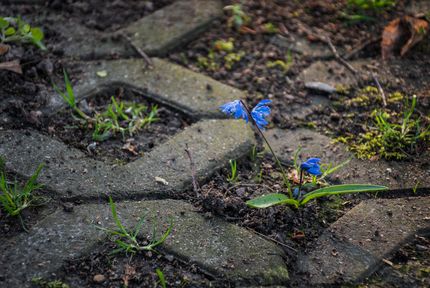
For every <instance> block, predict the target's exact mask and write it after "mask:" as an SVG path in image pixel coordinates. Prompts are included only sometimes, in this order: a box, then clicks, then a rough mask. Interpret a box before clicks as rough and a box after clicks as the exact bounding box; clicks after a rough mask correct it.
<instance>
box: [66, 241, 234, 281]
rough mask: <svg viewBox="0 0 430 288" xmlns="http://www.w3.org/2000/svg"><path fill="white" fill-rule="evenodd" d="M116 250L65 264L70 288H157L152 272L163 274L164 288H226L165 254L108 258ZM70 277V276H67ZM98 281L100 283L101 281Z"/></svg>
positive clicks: (111, 246) (103, 250) (108, 247)
mask: <svg viewBox="0 0 430 288" xmlns="http://www.w3.org/2000/svg"><path fill="white" fill-rule="evenodd" d="M115 248H116V247H115V245H114V244H111V243H106V244H103V246H102V247H101V248H100V249H99V250H97V251H93V252H92V253H91V254H90V255H89V256H87V257H85V258H78V259H74V260H71V261H69V262H68V263H67V264H66V266H65V267H64V268H63V270H64V271H63V272H64V273H65V280H66V282H67V283H68V284H70V285H71V287H130V288H132V287H161V286H160V285H159V284H158V286H157V283H159V277H158V275H157V274H156V269H160V270H161V271H162V272H163V275H164V278H165V280H166V282H167V283H168V287H190V288H191V287H196V288H197V287H229V285H228V283H224V284H223V285H222V286H220V285H221V284H217V283H219V282H215V283H214V282H213V280H214V279H213V278H212V277H211V276H210V275H207V274H205V272H204V271H201V270H200V269H199V268H197V267H196V266H194V265H192V264H188V263H183V262H181V261H179V260H178V259H177V258H175V257H173V256H172V255H168V254H166V255H165V254H158V253H155V252H140V253H137V254H136V255H133V256H131V255H129V256H127V255H125V254H116V255H109V254H110V253H111V252H112V250H114V249H115ZM71 275H73V276H71ZM100 279H103V281H101V280H100Z"/></svg>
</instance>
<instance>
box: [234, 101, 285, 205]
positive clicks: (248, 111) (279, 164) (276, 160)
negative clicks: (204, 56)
mask: <svg viewBox="0 0 430 288" xmlns="http://www.w3.org/2000/svg"><path fill="white" fill-rule="evenodd" d="M240 102H241V103H242V105H243V107H245V110H246V113H248V117H249V118H250V119H251V121H252V123H254V126H255V128H257V130H258V132H259V133H260V136H261V138H263V140H264V142H266V144H267V147H269V149H270V153H272V155H273V158H275V162H276V165H278V167H279V169H280V170H281V173H282V177H283V178H284V182H285V183H284V184H287V186H288V189H287V190H288V196H290V198H291V199H293V192H291V189H290V187H289V183H290V182H289V181H288V177H287V173H285V170H284V167H282V164H281V161H279V159H278V157H277V156H276V154H275V152H274V151H273V149H272V146H270V144H269V141H267V139H266V137H265V136H264V134H263V132H262V131H261V129H260V128H258V125H257V122H255V120H254V118H253V117H252V115H251V111H250V110H249V108H248V106H246V104H245V102H244V101H243V100H240Z"/></svg>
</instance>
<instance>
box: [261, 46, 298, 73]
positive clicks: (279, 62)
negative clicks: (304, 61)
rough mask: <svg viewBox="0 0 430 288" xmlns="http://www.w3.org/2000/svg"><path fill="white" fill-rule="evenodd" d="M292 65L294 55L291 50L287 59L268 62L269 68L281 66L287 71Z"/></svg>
mask: <svg viewBox="0 0 430 288" xmlns="http://www.w3.org/2000/svg"><path fill="white" fill-rule="evenodd" d="M292 65H293V55H292V54H291V50H288V52H287V55H286V59H285V61H284V60H280V59H278V60H275V61H268V62H267V63H266V66H267V68H281V69H282V70H283V71H284V72H287V71H288V70H289V69H290V67H291V66H292Z"/></svg>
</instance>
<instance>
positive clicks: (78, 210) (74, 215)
mask: <svg viewBox="0 0 430 288" xmlns="http://www.w3.org/2000/svg"><path fill="white" fill-rule="evenodd" d="M117 210H118V212H119V215H120V218H121V219H122V222H123V224H124V225H125V226H127V227H133V226H134V225H135V224H136V223H137V222H138V219H139V217H140V216H142V215H144V214H146V212H149V213H150V215H153V216H157V223H159V225H163V226H164V227H165V228H166V225H168V223H169V221H170V219H172V220H173V223H174V224H173V225H174V226H173V227H174V228H173V231H172V233H171V235H170V236H169V237H168V238H167V240H166V242H165V243H164V244H163V245H162V250H164V251H166V252H167V253H169V254H173V255H176V256H177V257H180V258H182V259H185V260H186V261H191V262H192V263H196V264H197V265H198V266H200V267H202V268H204V269H206V270H208V271H211V272H213V273H216V274H217V275H219V276H221V277H226V278H228V279H229V280H231V281H234V282H239V283H244V282H245V283H255V284H263V285H264V284H282V283H286V282H287V281H288V271H287V268H286V266H285V263H284V261H283V259H282V255H283V252H282V250H281V249H280V248H278V247H277V246H276V245H275V244H273V243H272V242H269V241H267V240H265V239H263V238H260V237H259V236H257V235H254V234H252V233H251V232H249V231H248V230H246V229H244V228H240V227H238V226H236V225H234V224H230V223H227V222H225V221H223V220H221V219H218V218H210V219H206V218H204V217H203V216H201V215H200V214H198V213H196V212H195V208H194V207H193V206H192V205H190V204H187V203H184V202H182V201H177V200H158V201H157V200H155V201H135V202H123V203H119V204H117ZM149 218H151V217H149ZM95 225H100V226H103V227H112V226H113V220H112V217H111V215H110V208H109V206H108V205H102V204H92V205H81V206H76V207H74V210H73V212H64V211H62V210H61V211H57V212H56V213H54V214H52V215H50V216H48V217H47V218H45V219H44V220H43V221H41V222H40V223H38V224H37V225H36V226H34V227H33V228H32V229H31V230H30V232H29V233H28V234H21V235H18V236H17V237H15V238H13V239H10V241H8V242H7V243H3V244H2V246H3V247H2V248H3V249H4V250H3V251H4V253H2V254H1V255H0V266H1V267H3V268H2V269H1V270H0V274H1V277H0V284H1V285H2V286H3V287H28V286H30V285H29V281H30V280H31V279H32V278H33V277H52V278H56V277H57V276H58V275H60V273H61V271H59V270H60V268H61V265H62V264H63V263H64V261H65V260H66V259H70V258H75V257H79V256H82V255H85V253H87V252H88V251H90V250H91V249H93V248H94V246H95V245H96V244H97V243H98V242H99V241H100V240H106V237H105V236H104V234H103V233H102V232H101V230H99V229H97V228H96V227H95ZM160 230H161V229H159V231H160ZM151 233H152V224H151V223H150V222H146V223H145V224H144V226H143V228H142V230H141V234H142V237H145V236H147V235H151ZM16 251H21V253H19V254H18V253H16ZM4 285H6V286H4Z"/></svg>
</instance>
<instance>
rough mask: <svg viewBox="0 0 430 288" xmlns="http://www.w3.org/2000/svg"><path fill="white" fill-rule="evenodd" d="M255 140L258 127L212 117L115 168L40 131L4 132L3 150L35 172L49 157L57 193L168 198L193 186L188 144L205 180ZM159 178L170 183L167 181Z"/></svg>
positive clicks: (16, 168) (47, 177)
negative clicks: (186, 149)
mask: <svg viewBox="0 0 430 288" xmlns="http://www.w3.org/2000/svg"><path fill="white" fill-rule="evenodd" d="M253 144H254V135H253V133H252V130H251V129H250V128H249V125H246V124H245V123H244V122H243V121H236V120H206V121H200V122H198V123H196V124H194V125H192V126H190V127H188V128H187V129H185V130H184V131H182V132H181V133H178V134H176V135H175V136H173V137H172V138H171V139H169V140H168V141H167V142H165V143H164V144H162V145H161V146H158V147H156V148H154V149H153V150H152V151H151V152H149V153H147V154H146V155H145V156H144V157H143V158H141V159H139V160H137V161H135V162H132V163H129V164H128V165H124V166H117V167H110V166H107V165H105V164H104V163H103V162H100V161H96V160H93V159H90V158H88V157H87V156H86V155H85V154H84V153H83V152H81V151H79V150H77V149H74V148H69V147H67V146H66V145H65V144H64V143H61V142H59V141H57V140H54V139H52V138H50V137H47V136H44V135H42V134H39V133H38V132H35V131H0V155H2V156H3V157H4V158H5V159H6V167H7V169H9V170H11V171H13V172H15V173H17V174H19V175H22V176H23V177H29V176H30V175H31V174H32V173H33V171H34V170H35V169H36V167H37V166H38V165H39V164H40V163H42V162H45V163H46V164H47V165H46V166H45V168H44V169H43V170H42V172H41V174H40V178H39V179H40V182H41V183H43V184H45V185H46V187H47V188H48V189H49V190H51V191H52V193H53V195H52V196H53V197H55V198H62V199H66V198H67V199H80V200H83V199H94V198H99V197H101V196H103V195H106V194H112V195H116V196H119V197H125V198H128V197H136V196H149V195H152V196H153V195H159V196H164V197H166V196H167V195H168V194H169V193H173V192H177V191H183V190H184V189H187V188H188V187H190V186H191V172H190V162H189V159H188V158H187V157H186V154H185V151H184V149H185V148H186V145H188V147H189V149H190V151H191V153H192V156H193V158H194V159H193V160H194V162H195V170H196V174H197V175H196V176H197V177H198V179H199V180H201V181H203V180H204V179H207V177H209V176H210V175H211V174H212V173H214V171H215V170H216V169H219V168H221V167H223V166H224V165H226V163H227V162H228V160H229V159H236V158H240V157H241V156H243V155H245V154H246V153H248V152H249V151H250V149H251V147H252V145H253ZM155 177H161V178H163V179H165V180H166V181H167V182H168V183H169V184H168V185H164V184H161V183H159V182H157V181H156V178H155Z"/></svg>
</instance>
